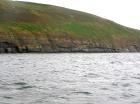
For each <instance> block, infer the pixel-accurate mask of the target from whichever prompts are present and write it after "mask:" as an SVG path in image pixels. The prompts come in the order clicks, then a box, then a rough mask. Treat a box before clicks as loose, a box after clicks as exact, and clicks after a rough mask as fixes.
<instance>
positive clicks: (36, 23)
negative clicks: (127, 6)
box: [0, 0, 140, 46]
mask: <svg viewBox="0 0 140 104" xmlns="http://www.w3.org/2000/svg"><path fill="white" fill-rule="evenodd" d="M48 34H49V35H50V36H52V37H58V38H63V37H67V38H72V39H84V40H91V41H95V42H103V43H107V44H114V45H118V46H119V45H126V44H127V45H129V44H131V43H132V44H140V42H139V40H140V31H139V30H135V29H131V28H128V27H124V26H121V25H119V24H116V23H114V22H112V21H109V20H107V19H104V18H101V17H98V16H95V15H92V14H88V13H84V12H79V11H74V10H70V9H66V8H62V7H57V6H52V5H44V4H37V3H29V2H20V1H9V0H0V41H10V42H14V43H16V44H19V45H20V44H28V45H33V44H34V45H36V44H38V43H39V42H38V41H37V38H38V37H44V36H45V35H48ZM25 38H28V39H29V40H27V39H25Z"/></svg>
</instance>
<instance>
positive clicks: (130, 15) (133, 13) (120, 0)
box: [19, 0, 140, 30]
mask: <svg viewBox="0 0 140 104" xmlns="http://www.w3.org/2000/svg"><path fill="white" fill-rule="evenodd" d="M19 1H30V2H37V3H44V4H51V5H57V6H62V7H66V8H71V9H75V10H80V11H84V12H88V13H92V14H95V15H97V16H100V17H104V18H107V19H109V20H112V21H115V22H117V23H119V24H122V25H125V26H128V27H132V28H136V29H139V30H140V0H19Z"/></svg>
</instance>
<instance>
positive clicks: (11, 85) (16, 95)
mask: <svg viewBox="0 0 140 104" xmlns="http://www.w3.org/2000/svg"><path fill="white" fill-rule="evenodd" d="M0 104H140V53H108V54H100V53H99V54H91V53H87V54H86V53H84V54H83V53H61V54H0Z"/></svg>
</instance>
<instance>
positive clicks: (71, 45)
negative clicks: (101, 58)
mask: <svg viewBox="0 0 140 104" xmlns="http://www.w3.org/2000/svg"><path fill="white" fill-rule="evenodd" d="M29 41H32V40H29ZM37 41H38V42H39V43H38V44H21V45H17V44H15V43H10V42H7V41H6V42H0V53H29V52H38V53H57V52H68V53H69V52H86V53H112V52H140V46H138V45H136V44H132V45H129V46H125V47H113V46H111V45H109V44H103V43H97V42H94V41H89V40H73V39H67V38H62V39H60V38H50V37H45V38H38V40H37Z"/></svg>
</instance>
